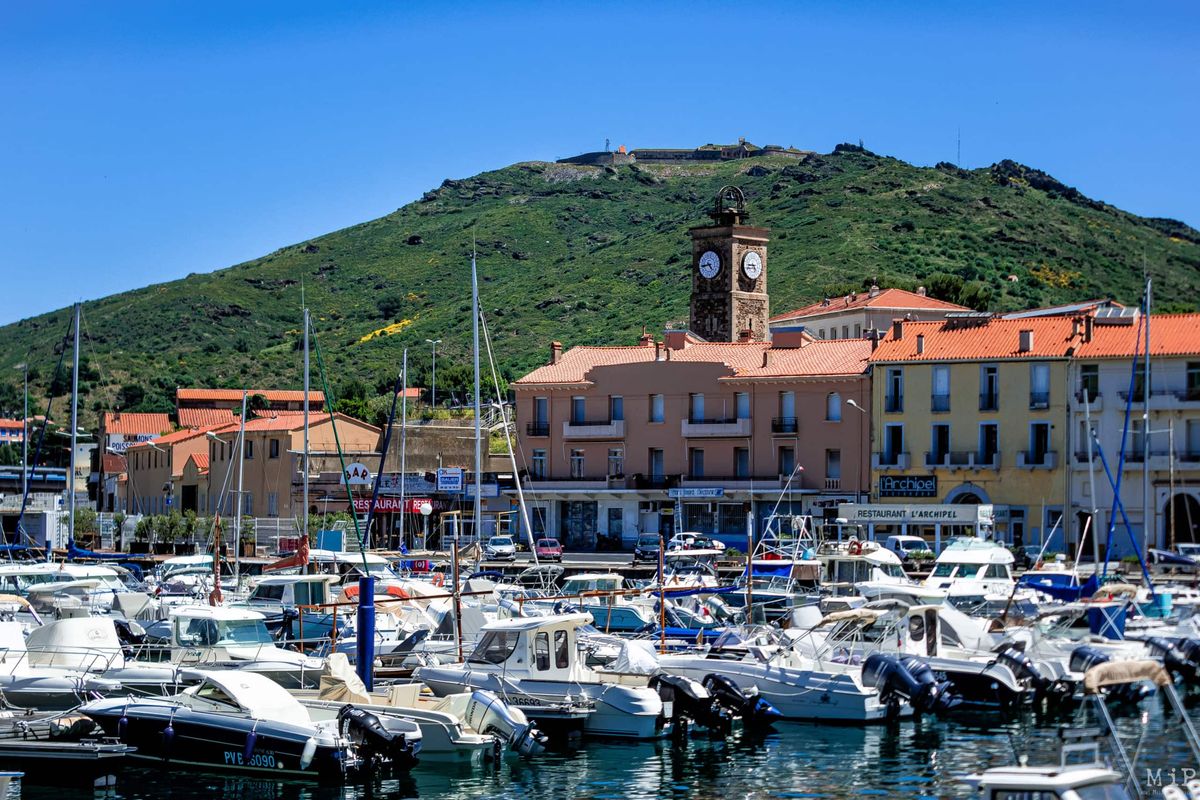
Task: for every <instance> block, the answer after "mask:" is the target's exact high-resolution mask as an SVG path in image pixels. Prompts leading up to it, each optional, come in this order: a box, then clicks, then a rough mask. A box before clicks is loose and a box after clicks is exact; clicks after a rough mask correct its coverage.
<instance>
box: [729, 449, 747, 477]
mask: <svg viewBox="0 0 1200 800" xmlns="http://www.w3.org/2000/svg"><path fill="white" fill-rule="evenodd" d="M733 474H734V475H735V476H737V477H739V478H749V477H750V448H748V447H735V448H733Z"/></svg>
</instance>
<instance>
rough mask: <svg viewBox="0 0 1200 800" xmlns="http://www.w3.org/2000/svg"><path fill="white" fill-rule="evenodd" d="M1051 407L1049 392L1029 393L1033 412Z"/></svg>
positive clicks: (1030, 406)
mask: <svg viewBox="0 0 1200 800" xmlns="http://www.w3.org/2000/svg"><path fill="white" fill-rule="evenodd" d="M1049 407H1050V393H1049V392H1030V393H1029V408H1030V410H1032V411H1036V410H1038V409H1043V408H1049Z"/></svg>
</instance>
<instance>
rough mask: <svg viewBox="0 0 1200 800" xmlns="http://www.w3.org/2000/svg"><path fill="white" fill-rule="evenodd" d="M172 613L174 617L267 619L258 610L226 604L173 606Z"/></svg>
mask: <svg viewBox="0 0 1200 800" xmlns="http://www.w3.org/2000/svg"><path fill="white" fill-rule="evenodd" d="M170 614H171V618H172V619H174V618H175V617H185V618H187V619H213V620H245V619H265V617H263V615H262V614H260V613H258V612H257V611H249V610H246V609H242V608H228V607H226V606H171V607H170Z"/></svg>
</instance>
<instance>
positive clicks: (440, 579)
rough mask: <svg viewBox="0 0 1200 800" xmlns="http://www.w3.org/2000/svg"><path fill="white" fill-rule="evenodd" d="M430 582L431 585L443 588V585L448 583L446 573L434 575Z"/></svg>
mask: <svg viewBox="0 0 1200 800" xmlns="http://www.w3.org/2000/svg"><path fill="white" fill-rule="evenodd" d="M429 580H430V582H431V583H433V585H434V586H441V585H442V584H444V583H445V582H446V573H444V572H435V573H433V576H432V577H431V578H430V579H429Z"/></svg>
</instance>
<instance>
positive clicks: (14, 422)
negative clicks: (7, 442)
mask: <svg viewBox="0 0 1200 800" xmlns="http://www.w3.org/2000/svg"><path fill="white" fill-rule="evenodd" d="M0 428H20V429H21V430H24V429H25V423H23V422H21V420H19V419H0Z"/></svg>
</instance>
